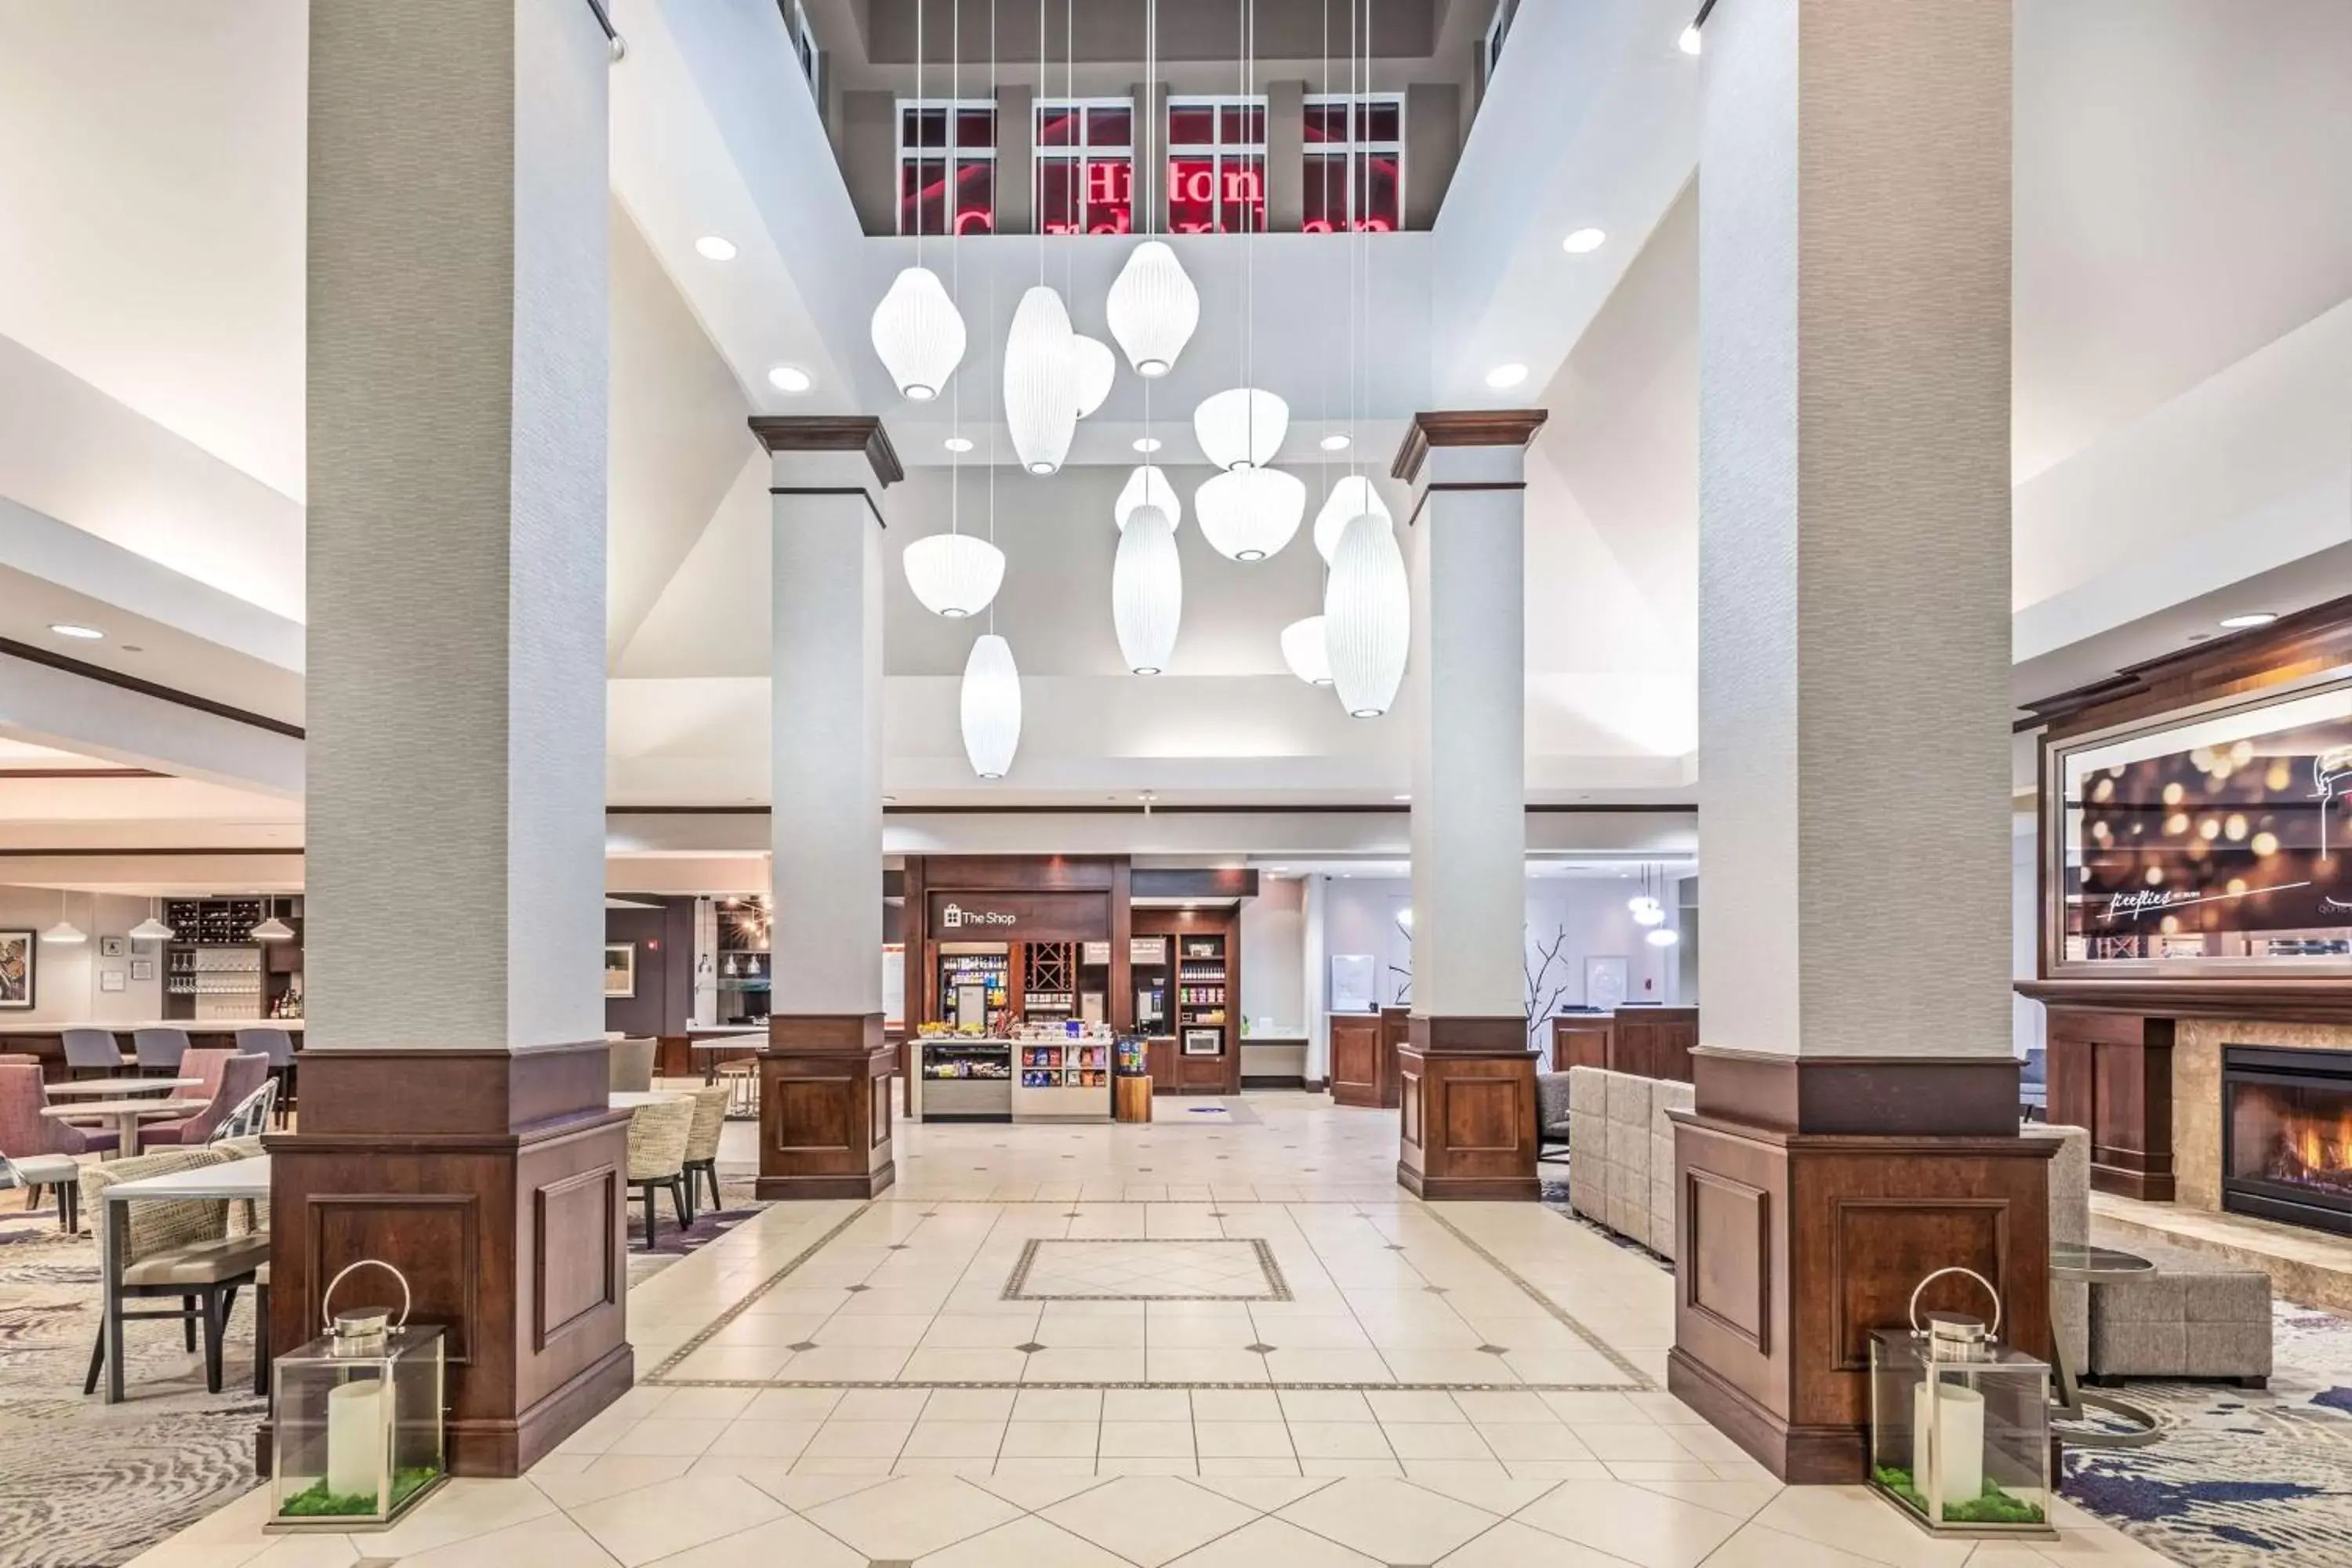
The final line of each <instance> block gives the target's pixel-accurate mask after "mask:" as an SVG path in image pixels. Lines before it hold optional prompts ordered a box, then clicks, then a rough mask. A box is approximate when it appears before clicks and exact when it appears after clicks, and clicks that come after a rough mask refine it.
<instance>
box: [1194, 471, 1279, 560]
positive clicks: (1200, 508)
mask: <svg viewBox="0 0 2352 1568" xmlns="http://www.w3.org/2000/svg"><path fill="white" fill-rule="evenodd" d="M1192 513H1193V515H1194V516H1195V517H1197V518H1199V519H1200V520H1201V537H1202V538H1203V539H1205V540H1207V541H1208V542H1209V543H1210V545H1211V546H1212V547H1213V548H1214V549H1215V551H1216V552H1217V553H1218V554H1220V555H1223V556H1225V557H1227V558H1229V559H1231V560H1234V561H1263V560H1265V558H1266V557H1267V556H1269V555H1273V554H1276V553H1278V552H1280V551H1281V549H1282V547H1283V546H1284V545H1286V544H1287V543H1289V542H1290V540H1291V536H1292V535H1294V534H1296V533H1297V531H1298V524H1299V521H1300V520H1301V519H1303V518H1304V517H1305V516H1306V515H1307V487H1306V486H1305V485H1304V484H1301V483H1300V482H1299V480H1298V478H1297V476H1296V475H1294V474H1286V473H1284V472H1283V471H1282V470H1281V469H1280V468H1235V469H1233V470H1232V471H1231V472H1229V473H1223V474H1213V475H1211V476H1210V477H1209V478H1208V479H1206V480H1204V481H1202V485H1201V488H1200V489H1197V490H1195V491H1193V492H1192Z"/></svg>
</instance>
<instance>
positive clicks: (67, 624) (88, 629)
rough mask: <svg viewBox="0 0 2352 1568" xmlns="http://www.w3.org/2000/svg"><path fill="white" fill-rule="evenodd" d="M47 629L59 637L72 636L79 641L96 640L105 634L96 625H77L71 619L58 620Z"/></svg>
mask: <svg viewBox="0 0 2352 1568" xmlns="http://www.w3.org/2000/svg"><path fill="white" fill-rule="evenodd" d="M49 630H51V631H53V632H55V633H57V634H58V636H59V637H72V638H75V639H76V640H78V641H80V642H98V641H100V639H102V638H103V637H105V636H106V634H105V633H104V632H102V631H100V630H99V629H98V628H97V627H96V626H76V625H74V624H73V623H72V622H71V621H58V622H57V623H56V624H55V625H53V626H50V627H49Z"/></svg>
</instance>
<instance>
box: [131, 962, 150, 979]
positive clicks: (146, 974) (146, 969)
mask: <svg viewBox="0 0 2352 1568" xmlns="http://www.w3.org/2000/svg"><path fill="white" fill-rule="evenodd" d="M154 978H155V961H154V960H153V959H152V958H134V959H132V960H131V979H133V980H152V979H154Z"/></svg>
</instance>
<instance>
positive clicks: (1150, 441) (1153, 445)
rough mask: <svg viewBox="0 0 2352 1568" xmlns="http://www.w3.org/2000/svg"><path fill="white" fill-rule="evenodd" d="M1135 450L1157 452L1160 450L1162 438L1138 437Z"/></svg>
mask: <svg viewBox="0 0 2352 1568" xmlns="http://www.w3.org/2000/svg"><path fill="white" fill-rule="evenodd" d="M1135 449H1136V450H1137V451H1139V452H1157V451H1158V450H1160V437H1157V436H1138V437H1136V438H1135Z"/></svg>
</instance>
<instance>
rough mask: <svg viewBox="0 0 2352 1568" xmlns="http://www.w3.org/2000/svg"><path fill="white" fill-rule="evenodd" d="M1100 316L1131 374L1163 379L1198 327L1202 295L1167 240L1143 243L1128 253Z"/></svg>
mask: <svg viewBox="0 0 2352 1568" xmlns="http://www.w3.org/2000/svg"><path fill="white" fill-rule="evenodd" d="M1103 313H1104V314H1105V315H1106V316H1108V318H1109V320H1110V335H1111V336H1112V337H1114V338H1116V339H1118V346H1119V347H1120V348H1121V349H1122V350H1124V351H1125V352H1126V354H1127V363H1129V364H1131V365H1133V366H1134V367H1135V374H1138V375H1148V376H1161V375H1166V374H1168V373H1169V372H1170V371H1171V370H1172V369H1173V368H1175V364H1176V356H1177V355H1178V354H1181V353H1183V352H1184V345H1185V344H1186V343H1188V342H1192V329H1193V328H1195V327H1197V326H1199V325H1200V324H1201V291H1200V290H1199V289H1195V288H1193V287H1192V279H1191V278H1190V277H1188V276H1186V274H1185V271H1184V264H1183V263H1182V262H1181V261H1180V260H1178V259H1177V258H1176V253H1175V252H1174V251H1173V250H1171V249H1170V248H1169V247H1168V242H1167V241H1166V240H1161V239H1147V240H1145V241H1144V242H1143V243H1142V244H1141V245H1139V246H1137V247H1135V248H1134V249H1133V250H1131V251H1129V252H1128V256H1127V265H1126V266H1124V267H1122V268H1119V269H1118V280H1117V281H1115V282H1114V283H1112V284H1111V286H1110V297H1109V299H1108V300H1106V301H1105V303H1104V312H1103Z"/></svg>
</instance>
